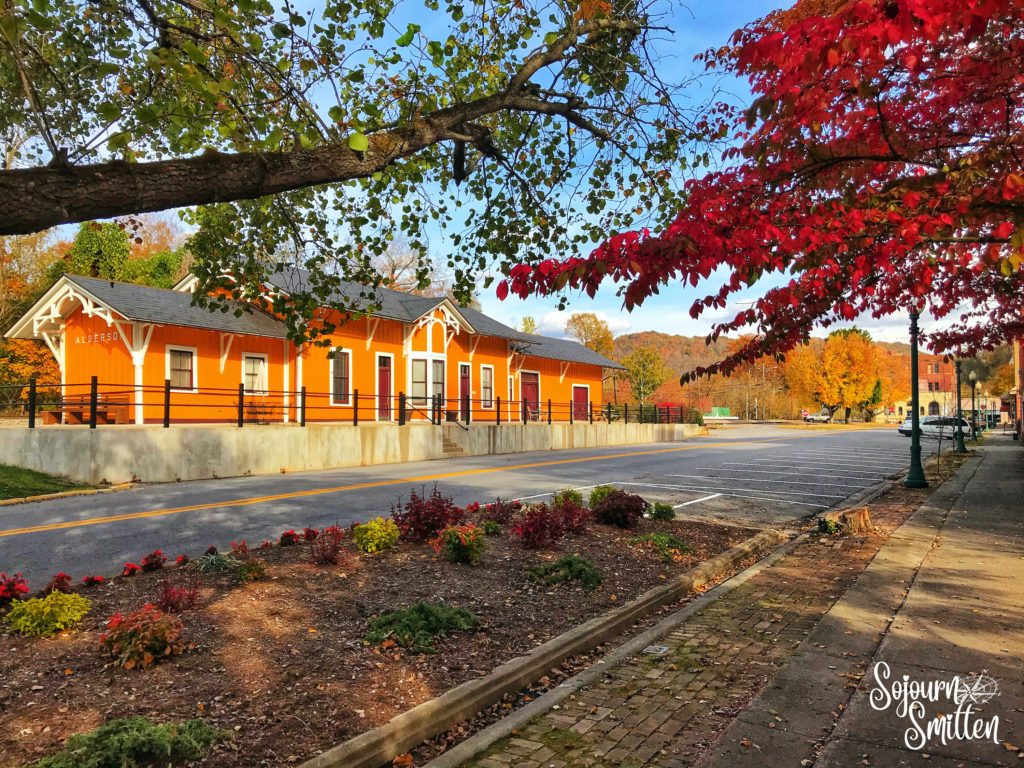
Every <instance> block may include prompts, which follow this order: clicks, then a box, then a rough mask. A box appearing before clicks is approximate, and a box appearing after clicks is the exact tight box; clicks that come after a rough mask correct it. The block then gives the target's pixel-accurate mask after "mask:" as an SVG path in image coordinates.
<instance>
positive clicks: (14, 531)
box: [0, 429, 865, 538]
mask: <svg viewBox="0 0 1024 768" xmlns="http://www.w3.org/2000/svg"><path fill="white" fill-rule="evenodd" d="M863 431H865V430H860V429H850V430H843V431H842V432H829V433H827V434H828V435H830V436H831V435H840V434H848V433H849V432H863ZM820 435H821V433H820V432H816V433H815V434H813V435H793V436H791V437H773V438H765V439H760V440H734V441H731V442H725V443H698V444H695V445H684V446H678V447H675V448H654V449H651V450H647V451H632V452H630V453H611V454H608V455H605V456H583V457H579V458H575V459H554V460H552V461H539V462H536V463H534V464H513V465H510V466H507V467H481V468H479V469H464V470H460V471H458V472H444V473H441V474H437V475H421V476H420V477H403V478H398V479H394V480H377V481H375V482H372V483H357V484H355V485H339V486H336V487H334V488H314V489H311V490H308V491H292V492H290V493H279V494H275V495H273V496H254V497H252V498H248V499H235V500H233V501H230V500H229V501H213V502H210V503H208V504H192V505H190V506H186V507H169V508H167V509H154V510H149V511H147V512H128V513H126V514H123V515H109V516H107V517H91V518H88V519H86V520H68V521H66V522H63V523H48V524H46V525H32V526H27V527H25V528H9V529H7V530H0V538H2V537H4V536H19V535H22V534H26V533H40V532H42V531H59V530H61V529H64V528H80V527H83V526H87V525H102V524H103V523H116V522H121V521H123V520H139V519H142V518H146V517H162V516H163V515H177V514H180V513H182V512H199V511H202V510H204V509H219V508H221V507H246V506H249V505H252V504H265V503H267V502H271V501H281V500H283V499H299V498H303V497H305V496H319V495H321V494H324V493H342V492H344V491H358V490H363V489H365V488H383V487H385V486H388V485H401V484H403V483H422V482H428V481H430V480H444V479H446V478H451V477H465V476H467V475H482V474H486V473H488V472H508V471H513V470H518V469H533V468H534V467H552V466H556V465H559V464H577V463H580V462H586V461H605V460H606V459H626V458H631V457H633V456H649V455H652V454H656V453H675V452H678V451H694V450H699V449H703V448H720V447H723V446H729V445H751V444H754V443H777V442H779V441H781V440H803V439H806V438H810V437H819V436H820Z"/></svg>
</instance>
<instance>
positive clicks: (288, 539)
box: [277, 530, 299, 547]
mask: <svg viewBox="0 0 1024 768" xmlns="http://www.w3.org/2000/svg"><path fill="white" fill-rule="evenodd" d="M277 543H278V544H280V545H281V546H282V547H291V546H294V545H295V544H298V543H299V534H297V533H296V532H295V531H294V530H290V531H285V532H284V533H282V534H281V538H280V539H279V540H278V542H277Z"/></svg>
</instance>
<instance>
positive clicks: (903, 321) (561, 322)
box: [480, 0, 907, 341]
mask: <svg viewBox="0 0 1024 768" xmlns="http://www.w3.org/2000/svg"><path fill="white" fill-rule="evenodd" d="M784 4H785V3H782V2H778V0H776V1H775V2H770V1H768V0H733V2H727V3H708V2H701V3H694V4H692V5H690V6H688V7H686V8H682V7H681V8H680V10H678V11H677V13H676V18H674V19H673V20H672V21H671V26H672V27H673V30H674V35H673V38H672V43H673V46H674V47H672V48H671V49H665V50H663V53H664V54H666V55H669V56H673V57H675V59H676V60H677V61H678V63H679V65H680V66H686V67H692V68H694V71H697V69H698V68H699V64H697V63H694V62H693V57H694V56H695V55H696V54H698V53H701V52H703V51H705V50H707V49H708V48H712V47H718V46H720V45H723V44H725V43H726V42H728V40H729V37H730V36H731V35H732V33H733V32H734V31H735V30H736V29H738V28H740V27H743V26H745V25H746V24H748V23H750V22H752V21H754V20H756V19H758V18H761V17H763V16H764V15H765V14H767V13H769V12H770V11H772V10H774V9H775V8H778V7H780V6H782V5H784ZM709 84H710V83H709ZM718 85H719V86H720V87H723V88H725V89H727V90H728V91H729V92H730V93H732V94H733V95H734V98H735V99H736V100H737V101H738V102H740V103H746V102H747V101H749V99H750V94H749V91H748V90H747V88H746V83H744V82H739V81H730V82H727V83H721V82H720V83H718ZM699 99H700V93H699V91H698V92H697V93H696V94H695V99H694V100H695V101H699ZM723 275H724V273H722V274H720V275H718V276H716V275H712V277H711V279H710V280H708V281H706V282H703V283H701V284H700V285H699V286H698V287H696V288H693V287H691V286H689V285H683V284H681V283H680V284H675V285H669V286H666V287H664V288H663V289H662V292H661V293H660V294H659V295H657V296H652V297H651V298H649V299H648V300H647V301H646V302H645V303H644V305H643V306H642V307H640V308H638V309H634V310H633V311H632V312H626V311H625V310H624V309H623V308H622V301H621V299H620V298H619V297H618V296H616V295H615V286H614V285H608V286H607V287H605V288H603V289H602V290H601V291H600V292H599V293H598V295H597V296H596V297H595V298H594V299H591V298H590V297H588V296H586V295H583V294H568V295H569V305H568V309H567V310H566V311H564V312H559V311H558V310H557V305H558V299H557V297H556V298H551V299H546V298H545V299H541V298H531V299H527V300H521V299H518V298H514V297H510V298H508V299H506V300H505V301H499V300H498V299H497V298H496V297H495V295H494V291H493V289H489V290H487V291H485V292H484V293H483V294H482V295H481V296H480V301H481V304H482V305H483V309H484V312H486V313H487V314H489V315H491V316H492V317H494V318H495V319H497V320H500V321H502V322H504V323H507V324H509V325H516V324H517V323H519V321H520V320H521V319H522V317H523V316H524V315H529V316H531V317H533V318H534V319H536V320H537V323H538V330H539V332H540V333H542V334H545V335H552V336H560V335H563V333H564V326H565V321H566V320H567V319H568V317H569V315H570V314H571V313H572V312H594V313H596V314H597V315H598V316H600V317H602V318H603V319H605V320H606V321H607V322H608V324H609V326H610V327H611V330H612V332H613V333H614V334H615V335H616V336H618V335H620V334H623V333H630V332H639V331H660V332H662V333H670V334H680V335H684V336H703V335H705V334H707V333H708V331H709V330H710V329H711V326H712V324H713V323H714V322H717V321H721V320H725V319H731V318H732V317H733V315H735V313H736V311H737V310H738V309H739V308H741V307H738V306H736V305H730V306H729V307H727V308H726V309H724V310H721V311H718V312H708V313H707V314H705V315H702V316H701V317H700V318H699V319H698V320H693V319H692V318H691V317H690V315H689V308H690V306H691V304H692V303H693V301H694V299H696V298H699V297H703V296H706V295H708V294H709V293H712V292H714V291H716V290H717V289H718V287H719V286H720V285H721V283H722V280H723ZM771 285H772V283H769V282H766V283H765V284H763V285H760V286H757V287H755V289H754V290H752V291H751V292H750V293H749V294H747V295H745V296H737V297H736V300H737V301H743V300H744V299H751V298H757V297H758V296H759V295H760V291H763V290H766V289H767V288H768V287H770V286H771ZM758 289H759V290H758ZM857 325H858V327H861V328H866V329H868V330H869V331H870V332H871V333H872V335H873V336H874V338H876V339H877V340H880V341H905V340H906V335H907V318H906V315H905V314H904V315H902V316H901V315H894V316H892V317H890V318H885V319H883V320H873V319H871V318H859V319H858V321H857ZM829 330H832V329H829ZM826 333H827V332H826V331H822V332H821V335H825V334H826Z"/></svg>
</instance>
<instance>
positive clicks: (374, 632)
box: [363, 601, 480, 653]
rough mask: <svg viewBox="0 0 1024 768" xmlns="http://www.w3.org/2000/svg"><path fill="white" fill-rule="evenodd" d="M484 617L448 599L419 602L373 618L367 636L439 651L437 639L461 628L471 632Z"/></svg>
mask: <svg viewBox="0 0 1024 768" xmlns="http://www.w3.org/2000/svg"><path fill="white" fill-rule="evenodd" d="M479 624H480V618H479V617H478V616H474V615H473V614H472V613H470V612H469V611H466V610H464V609H462V608H453V607H450V606H448V605H447V604H446V603H445V602H444V601H441V602H439V603H437V604H431V603H422V602H421V603H415V604H414V605H411V606H409V607H408V608H406V609H404V610H401V611H391V612H390V613H385V614H384V615H382V616H377V617H376V618H373V619H370V621H369V624H368V627H367V628H368V630H369V631H368V632H367V633H366V636H365V637H364V638H363V639H364V640H365V641H366V642H367V643H370V644H372V645H378V644H381V643H386V642H387V641H389V640H391V641H393V642H394V643H395V644H396V645H399V646H401V647H402V648H409V649H411V650H413V651H415V652H417V653H435V652H436V651H437V648H435V647H434V641H435V640H436V639H437V638H442V637H448V636H449V635H453V634H456V633H458V632H470V631H473V630H475V629H476V628H477V627H478V626H479Z"/></svg>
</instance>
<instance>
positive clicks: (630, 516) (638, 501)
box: [590, 490, 647, 528]
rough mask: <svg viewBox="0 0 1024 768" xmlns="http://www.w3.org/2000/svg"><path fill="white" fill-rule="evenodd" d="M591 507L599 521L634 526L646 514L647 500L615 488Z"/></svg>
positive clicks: (621, 526) (624, 526)
mask: <svg viewBox="0 0 1024 768" xmlns="http://www.w3.org/2000/svg"><path fill="white" fill-rule="evenodd" d="M590 509H591V511H592V512H593V513H594V519H595V520H597V521H598V522H599V523H604V524H605V525H615V526H618V527H619V528H632V527H633V526H634V525H636V523H637V521H638V520H639V519H640V518H642V517H643V516H644V510H645V509H647V502H646V501H644V500H643V499H642V498H641V497H639V496H637V495H636V494H635V493H626V492H625V491H618V490H613V491H612V492H611V493H609V494H608V495H607V496H606V497H605V498H604V499H602V500H601V501H599V502H598V503H597V504H595V505H592V506H591V508H590Z"/></svg>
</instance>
